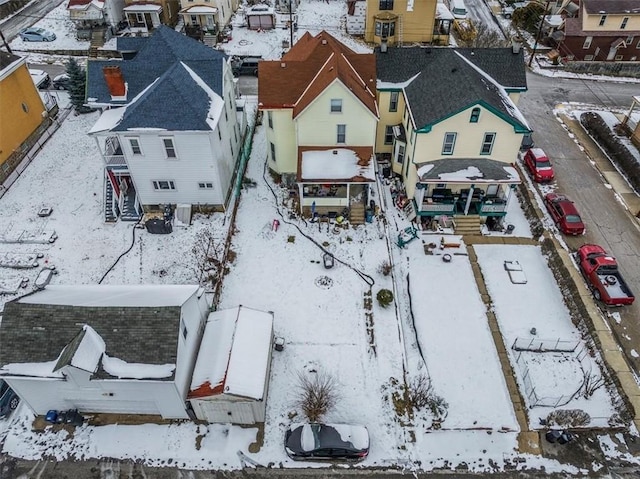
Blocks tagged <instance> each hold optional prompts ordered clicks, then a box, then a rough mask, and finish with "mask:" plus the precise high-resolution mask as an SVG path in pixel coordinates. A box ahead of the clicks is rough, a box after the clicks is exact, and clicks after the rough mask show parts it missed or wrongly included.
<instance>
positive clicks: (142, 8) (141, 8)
mask: <svg viewBox="0 0 640 479" xmlns="http://www.w3.org/2000/svg"><path fill="white" fill-rule="evenodd" d="M122 10H123V11H125V12H158V13H160V12H161V11H162V7H161V6H160V5H150V4H148V3H145V4H143V5H135V4H134V5H129V6H128V7H124V8H123V9H122Z"/></svg>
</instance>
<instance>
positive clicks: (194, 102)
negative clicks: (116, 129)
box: [86, 25, 227, 130]
mask: <svg viewBox="0 0 640 479" xmlns="http://www.w3.org/2000/svg"><path fill="white" fill-rule="evenodd" d="M118 49H119V50H120V49H122V51H131V50H134V51H137V54H136V55H135V56H134V57H133V58H131V59H130V60H90V61H89V62H88V65H87V96H86V98H87V101H89V102H91V103H93V104H103V105H111V106H124V105H126V104H128V103H129V102H131V101H132V100H133V99H134V98H135V99H137V102H138V105H136V108H134V109H132V110H131V112H129V113H128V118H123V122H124V124H125V125H128V126H129V127H132V126H134V127H138V128H164V129H168V130H201V129H203V128H204V127H205V126H206V123H207V122H206V120H207V113H208V111H209V104H210V101H207V100H208V98H207V97H209V96H210V95H209V93H210V92H209V91H208V90H207V89H205V88H203V87H202V85H206V87H208V89H209V90H210V91H212V92H214V93H215V94H216V95H217V96H219V97H221V98H224V92H223V85H224V81H223V73H224V65H223V64H224V63H225V62H226V61H227V56H226V55H225V54H224V53H222V52H220V51H218V50H215V49H213V48H210V47H208V46H206V45H204V44H202V43H200V42H198V41H196V40H194V39H192V38H189V37H187V36H186V35H182V34H181V33H178V32H176V31H175V30H173V29H171V28H169V27H166V26H164V25H161V26H159V27H158V28H157V29H156V30H155V31H154V33H153V35H152V36H150V37H148V38H145V39H144V41H143V42H142V41H135V42H132V41H124V42H122V43H120V42H119V43H118ZM180 64H182V65H183V66H186V67H187V68H188V69H184V68H180ZM106 66H117V67H119V68H120V70H121V72H122V75H123V77H124V81H125V82H126V84H127V97H126V99H119V100H113V99H112V97H111V94H110V92H109V88H108V86H107V82H106V81H105V79H104V74H103V68H104V67H106ZM189 70H191V71H192V72H193V73H195V77H196V78H194V75H191V74H190V73H189ZM198 79H199V80H200V81H199V80H198ZM194 85H198V86H200V88H193V87H194ZM150 87H151V88H150ZM186 102H188V103H186ZM124 120H126V121H124ZM123 128H124V127H123ZM204 129H211V128H210V127H208V126H207V127H206V128H204Z"/></svg>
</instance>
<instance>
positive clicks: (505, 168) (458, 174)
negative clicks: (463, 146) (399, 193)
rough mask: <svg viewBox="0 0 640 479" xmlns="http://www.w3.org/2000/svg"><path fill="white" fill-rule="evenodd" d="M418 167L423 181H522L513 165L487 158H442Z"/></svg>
mask: <svg viewBox="0 0 640 479" xmlns="http://www.w3.org/2000/svg"><path fill="white" fill-rule="evenodd" d="M417 167H418V180H419V181H421V182H423V183H462V184H466V183H513V184H518V183H520V176H519V175H518V172H517V171H516V169H515V167H514V166H513V165H511V164H510V163H503V162H501V161H497V160H490V159H487V158H469V159H462V158H460V159H458V158H455V159H454V158H442V159H440V160H435V161H429V162H425V163H420V164H418V165H417Z"/></svg>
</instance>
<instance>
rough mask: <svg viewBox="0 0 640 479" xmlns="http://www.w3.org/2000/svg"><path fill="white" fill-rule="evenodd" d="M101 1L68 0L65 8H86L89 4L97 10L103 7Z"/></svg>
mask: <svg viewBox="0 0 640 479" xmlns="http://www.w3.org/2000/svg"><path fill="white" fill-rule="evenodd" d="M104 3H105V2H103V1H100V0H69V4H68V5H67V10H87V9H88V8H89V7H90V6H91V5H93V6H95V7H96V8H97V9H98V10H102V9H103V8H104Z"/></svg>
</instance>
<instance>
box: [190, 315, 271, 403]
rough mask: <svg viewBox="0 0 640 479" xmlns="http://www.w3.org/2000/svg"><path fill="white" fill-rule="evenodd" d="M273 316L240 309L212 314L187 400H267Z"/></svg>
mask: <svg viewBox="0 0 640 479" xmlns="http://www.w3.org/2000/svg"><path fill="white" fill-rule="evenodd" d="M272 335H273V313H272V312H266V311H258V310H256V309H251V308H247V307H245V306H239V307H237V308H232V309H224V310H220V311H215V312H213V313H210V314H209V318H208V319H207V325H206V327H205V330H204V334H203V336H202V342H201V344H200V350H199V351H198V357H197V359H196V365H195V368H194V371H193V377H192V381H191V387H190V391H189V394H188V395H187V398H189V399H194V398H204V397H209V396H215V395H219V394H232V395H234V396H242V397H248V398H252V399H257V400H260V399H264V397H263V396H264V391H265V385H266V381H267V380H268V370H269V358H270V357H271V339H272Z"/></svg>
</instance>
